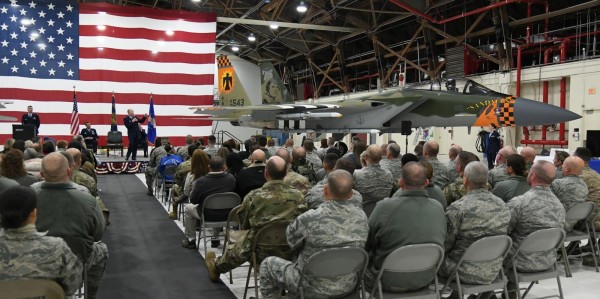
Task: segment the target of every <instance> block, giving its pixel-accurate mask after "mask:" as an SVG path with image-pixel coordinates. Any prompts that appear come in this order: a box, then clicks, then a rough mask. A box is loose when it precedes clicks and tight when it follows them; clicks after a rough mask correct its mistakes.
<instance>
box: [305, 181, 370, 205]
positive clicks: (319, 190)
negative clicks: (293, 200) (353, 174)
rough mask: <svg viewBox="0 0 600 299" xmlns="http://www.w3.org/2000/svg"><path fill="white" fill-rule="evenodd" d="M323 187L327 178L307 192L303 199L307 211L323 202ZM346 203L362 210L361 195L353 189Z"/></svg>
mask: <svg viewBox="0 0 600 299" xmlns="http://www.w3.org/2000/svg"><path fill="white" fill-rule="evenodd" d="M325 185H327V178H325V179H324V180H322V181H320V182H318V183H317V184H316V185H315V186H314V187H312V188H311V189H310V190H309V191H308V194H306V196H305V197H304V201H306V204H307V205H308V208H309V209H316V208H318V207H319V206H320V205H321V204H323V203H324V202H325V199H324V198H323V189H325ZM348 202H350V203H351V204H353V205H354V206H356V207H357V208H359V209H362V195H360V193H358V191H356V190H354V189H352V197H351V198H350V199H348Z"/></svg>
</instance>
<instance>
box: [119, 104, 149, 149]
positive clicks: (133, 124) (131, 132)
mask: <svg viewBox="0 0 600 299" xmlns="http://www.w3.org/2000/svg"><path fill="white" fill-rule="evenodd" d="M147 117H148V114H144V117H142V118H137V117H136V116H135V114H133V109H127V116H125V118H124V119H123V123H124V124H125V127H127V137H128V138H129V147H128V148H127V156H125V160H129V155H131V160H134V161H135V159H136V155H137V147H138V141H139V140H140V137H141V135H142V132H141V131H140V128H139V126H138V124H142V123H144V122H145V121H146V118H147Z"/></svg>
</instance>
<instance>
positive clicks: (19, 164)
mask: <svg viewBox="0 0 600 299" xmlns="http://www.w3.org/2000/svg"><path fill="white" fill-rule="evenodd" d="M0 165H2V167H1V168H0V175H3V176H5V177H7V178H9V179H13V180H15V181H17V183H19V184H20V185H21V186H31V184H33V183H35V182H37V181H38V179H37V178H36V177H35V176H33V175H31V174H29V173H27V170H26V169H25V165H24V163H23V153H22V152H21V151H20V150H16V149H9V150H8V151H7V152H6V154H4V158H2V162H1V164H0Z"/></svg>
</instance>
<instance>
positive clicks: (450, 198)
mask: <svg viewBox="0 0 600 299" xmlns="http://www.w3.org/2000/svg"><path fill="white" fill-rule="evenodd" d="M455 161H456V171H457V172H458V179H456V181H454V182H453V183H450V185H448V186H446V188H444V196H446V202H447V203H448V204H451V203H453V202H455V201H458V200H459V199H461V198H462V197H463V196H464V195H465V194H467V188H466V187H465V186H464V184H463V176H464V172H465V167H467V165H468V164H469V163H471V162H473V161H479V158H478V157H477V156H476V155H475V154H473V153H471V152H467V151H462V152H460V153H459V154H458V157H456V160H455Z"/></svg>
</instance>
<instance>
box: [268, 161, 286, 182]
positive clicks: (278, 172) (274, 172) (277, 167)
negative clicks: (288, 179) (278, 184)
mask: <svg viewBox="0 0 600 299" xmlns="http://www.w3.org/2000/svg"><path fill="white" fill-rule="evenodd" d="M286 174H287V163H285V160H283V159H282V158H281V157H279V156H273V157H271V158H269V161H267V166H266V167H265V179H266V180H267V181H272V180H283V178H284V177H285V175H286Z"/></svg>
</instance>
